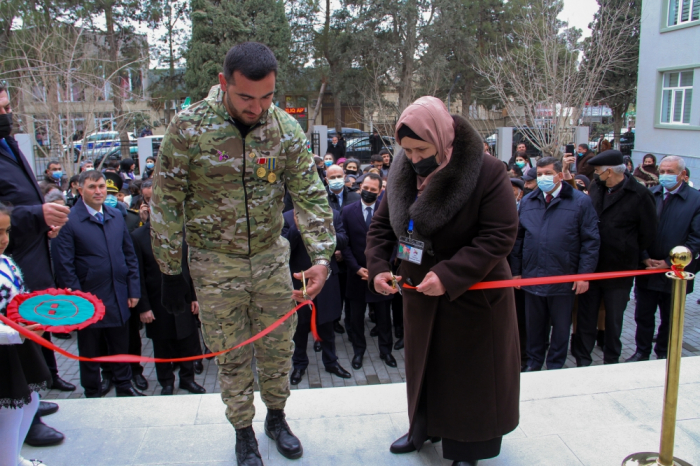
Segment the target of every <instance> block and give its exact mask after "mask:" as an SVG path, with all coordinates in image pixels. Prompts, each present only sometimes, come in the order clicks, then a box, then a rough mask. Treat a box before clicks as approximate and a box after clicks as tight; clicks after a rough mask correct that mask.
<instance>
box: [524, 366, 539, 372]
mask: <svg viewBox="0 0 700 466" xmlns="http://www.w3.org/2000/svg"><path fill="white" fill-rule="evenodd" d="M540 370H542V369H541V368H537V367H532V366H527V367H526V368H525V369H523V372H539V371H540Z"/></svg>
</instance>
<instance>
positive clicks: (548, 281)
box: [403, 266, 683, 291]
mask: <svg viewBox="0 0 700 466" xmlns="http://www.w3.org/2000/svg"><path fill="white" fill-rule="evenodd" d="M674 267H675V266H674ZM668 270H669V269H652V270H628V271H624V272H600V273H582V274H578V275H558V276H555V277H536V278H516V279H511V280H498V281H494V282H481V283H477V284H476V285H474V286H472V287H471V288H469V290H470V291H471V290H493V289H496V288H509V287H511V286H533V285H554V284H557V283H570V282H578V281H586V282H588V281H592V280H608V279H611V278H625V277H636V276H639V275H653V274H656V273H662V272H668ZM672 270H673V271H674V272H675V273H676V275H678V276H679V278H683V274H682V273H680V271H679V270H678V269H673V268H672ZM403 287H404V288H406V289H409V290H415V289H416V288H417V287H415V286H411V285H407V284H406V283H404V284H403Z"/></svg>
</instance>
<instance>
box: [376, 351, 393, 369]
mask: <svg viewBox="0 0 700 466" xmlns="http://www.w3.org/2000/svg"><path fill="white" fill-rule="evenodd" d="M379 357H380V358H381V360H382V361H384V363H385V364H386V365H387V366H389V367H396V359H395V358H394V357H393V356H392V355H391V353H389V354H380V355H379Z"/></svg>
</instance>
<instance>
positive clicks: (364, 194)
mask: <svg viewBox="0 0 700 466" xmlns="http://www.w3.org/2000/svg"><path fill="white" fill-rule="evenodd" d="M377 196H379V194H377V193H371V192H369V191H365V190H364V189H363V190H362V191H360V197H361V198H362V200H363V201H365V203H366V204H374V203H375V202H376V201H377Z"/></svg>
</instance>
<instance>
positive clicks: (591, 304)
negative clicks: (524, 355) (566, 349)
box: [528, 150, 657, 367]
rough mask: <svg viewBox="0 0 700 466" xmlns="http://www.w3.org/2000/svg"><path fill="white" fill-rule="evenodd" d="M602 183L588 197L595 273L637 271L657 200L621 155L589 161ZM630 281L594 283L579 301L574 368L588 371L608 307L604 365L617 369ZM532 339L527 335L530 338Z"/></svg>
mask: <svg viewBox="0 0 700 466" xmlns="http://www.w3.org/2000/svg"><path fill="white" fill-rule="evenodd" d="M588 164H589V165H590V166H592V167H594V169H595V174H596V175H598V179H597V180H596V181H595V182H594V183H591V184H590V186H589V188H588V195H589V197H590V199H591V201H592V202H593V207H594V208H595V210H596V213H597V214H598V219H599V221H598V229H599V231H600V255H599V258H598V265H597V266H596V269H595V272H596V273H599V272H616V271H622V270H638V269H639V268H640V261H641V258H642V252H643V251H645V250H646V249H647V248H648V247H649V246H650V245H651V243H652V241H653V240H654V237H655V236H656V224H657V218H656V210H655V208H654V199H653V196H652V195H651V193H650V192H649V190H648V189H647V188H645V187H644V186H643V185H642V184H640V183H639V182H637V180H636V179H635V178H634V177H633V176H632V175H630V174H629V173H627V167H625V165H624V163H623V159H622V153H621V152H620V151H616V150H607V151H604V152H601V153H600V154H598V155H596V156H595V157H593V158H591V159H589V160H588ZM632 282H633V278H632V277H626V278H612V279H607V280H593V281H592V282H591V286H590V288H589V290H588V293H585V294H583V295H581V296H580V297H579V300H578V312H577V314H576V323H577V325H576V334H575V337H574V344H573V347H572V349H571V354H572V355H573V356H574V357H575V358H576V365H577V366H579V367H581V366H590V365H591V363H592V359H591V352H592V351H593V346H594V345H595V342H596V337H597V334H598V332H597V330H596V329H597V324H598V311H599V309H600V303H601V301H602V302H603V303H604V304H605V338H604V340H605V341H604V345H603V362H604V363H605V364H617V363H618V362H619V360H620V355H621V354H622V340H621V338H620V337H621V335H622V324H623V321H624V314H625V310H626V309H627V303H628V302H629V299H630V291H631V289H632ZM528 337H529V335H528Z"/></svg>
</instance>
